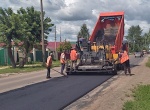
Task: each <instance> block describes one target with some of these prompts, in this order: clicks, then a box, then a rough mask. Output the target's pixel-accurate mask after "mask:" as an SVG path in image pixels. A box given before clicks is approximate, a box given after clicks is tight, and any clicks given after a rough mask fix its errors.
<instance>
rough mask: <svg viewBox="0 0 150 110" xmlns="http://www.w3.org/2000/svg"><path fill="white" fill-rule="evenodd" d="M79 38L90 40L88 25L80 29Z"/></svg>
mask: <svg viewBox="0 0 150 110" xmlns="http://www.w3.org/2000/svg"><path fill="white" fill-rule="evenodd" d="M77 37H78V38H80V37H83V38H86V39H88V38H89V29H88V28H87V26H86V24H83V25H82V26H81V29H80V31H79V33H78V36H77Z"/></svg>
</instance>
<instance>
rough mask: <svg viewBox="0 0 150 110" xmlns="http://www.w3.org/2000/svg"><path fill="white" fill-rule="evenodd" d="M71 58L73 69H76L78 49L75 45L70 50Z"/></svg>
mask: <svg viewBox="0 0 150 110" xmlns="http://www.w3.org/2000/svg"><path fill="white" fill-rule="evenodd" d="M70 60H71V70H72V69H75V68H76V63H77V51H76V48H75V47H73V48H72V50H71V52H70Z"/></svg>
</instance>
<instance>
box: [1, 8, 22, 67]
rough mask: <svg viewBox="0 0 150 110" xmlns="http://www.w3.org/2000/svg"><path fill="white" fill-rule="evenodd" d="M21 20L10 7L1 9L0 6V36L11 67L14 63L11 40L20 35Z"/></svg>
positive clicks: (14, 65)
mask: <svg viewBox="0 0 150 110" xmlns="http://www.w3.org/2000/svg"><path fill="white" fill-rule="evenodd" d="M21 24H22V21H21V19H20V16H18V14H15V13H14V12H13V10H12V9H11V8H8V9H3V8H1V7H0V37H1V40H2V41H3V42H4V43H5V44H6V47H7V51H8V56H9V58H10V61H11V64H12V67H13V68H15V67H16V64H15V61H14V58H13V55H12V50H11V48H12V41H13V39H17V38H18V37H20V36H21V35H22V25H21Z"/></svg>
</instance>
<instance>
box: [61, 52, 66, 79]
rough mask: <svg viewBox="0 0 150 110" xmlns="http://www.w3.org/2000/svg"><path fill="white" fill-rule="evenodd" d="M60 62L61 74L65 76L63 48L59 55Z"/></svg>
mask: <svg viewBox="0 0 150 110" xmlns="http://www.w3.org/2000/svg"><path fill="white" fill-rule="evenodd" d="M60 63H61V72H60V73H61V74H62V75H64V76H66V74H64V73H63V71H64V69H65V63H66V55H65V50H63V52H62V53H61V55H60Z"/></svg>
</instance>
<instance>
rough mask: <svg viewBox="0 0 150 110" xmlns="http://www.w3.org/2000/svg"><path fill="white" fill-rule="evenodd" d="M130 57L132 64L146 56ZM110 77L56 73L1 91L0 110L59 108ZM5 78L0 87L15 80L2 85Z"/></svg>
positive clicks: (54, 109) (48, 109)
mask: <svg viewBox="0 0 150 110" xmlns="http://www.w3.org/2000/svg"><path fill="white" fill-rule="evenodd" d="M130 59H131V66H132V67H135V66H138V63H139V62H141V61H142V60H143V58H134V56H131V58H130ZM30 77H31V76H30ZM111 77H113V75H96V74H95V75H87V74H84V75H71V76H69V77H68V78H66V77H55V78H52V79H50V80H45V81H41V82H39V83H35V84H31V85H27V86H24V87H21V88H18V89H13V90H9V91H6V92H1V93H0V110H60V109H63V108H64V107H66V106H68V105H69V104H71V103H72V102H74V101H76V100H77V99H78V98H80V97H82V96H84V95H85V94H86V93H88V92H90V91H91V90H93V89H94V88H96V87H97V86H99V85H100V84H102V83H103V82H105V81H106V80H108V79H110V78H111ZM31 78H32V77H31ZM21 79H22V77H21V76H20V79H18V80H20V81H21ZM33 79H34V78H33ZM2 81H3V82H4V81H5V80H4V79H1V78H0V89H1V88H3V89H4V88H5V87H7V88H8V87H10V84H11V81H14V79H13V78H12V79H11V78H10V79H8V78H7V79H6V81H7V83H8V84H9V86H7V85H6V84H5V86H3V84H2ZM5 83H6V82H5ZM15 83H19V81H17V80H16V82H15ZM12 86H13V85H12ZM7 88H5V89H7ZM10 88H11V87H10Z"/></svg>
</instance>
